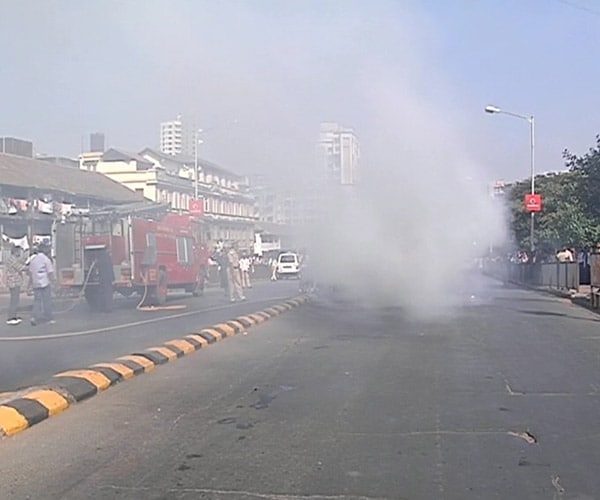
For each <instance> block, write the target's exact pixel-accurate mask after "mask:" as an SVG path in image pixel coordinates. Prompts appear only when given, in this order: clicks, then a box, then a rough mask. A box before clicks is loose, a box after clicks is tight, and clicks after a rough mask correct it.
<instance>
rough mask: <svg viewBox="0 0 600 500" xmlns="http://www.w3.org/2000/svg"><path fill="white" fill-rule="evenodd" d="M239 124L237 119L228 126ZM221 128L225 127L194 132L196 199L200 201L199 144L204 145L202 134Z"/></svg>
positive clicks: (200, 129)
mask: <svg viewBox="0 0 600 500" xmlns="http://www.w3.org/2000/svg"><path fill="white" fill-rule="evenodd" d="M238 123H239V120H238V119H237V118H236V119H235V120H232V121H231V122H229V123H228V124H226V126H227V125H237V124H238ZM220 128H224V127H223V126H216V127H209V128H207V129H203V128H198V129H196V130H195V131H194V199H196V200H197V199H198V194H199V193H198V191H199V186H198V177H199V174H198V144H203V143H204V141H203V140H202V139H200V134H203V133H205V132H210V131H212V130H215V129H220Z"/></svg>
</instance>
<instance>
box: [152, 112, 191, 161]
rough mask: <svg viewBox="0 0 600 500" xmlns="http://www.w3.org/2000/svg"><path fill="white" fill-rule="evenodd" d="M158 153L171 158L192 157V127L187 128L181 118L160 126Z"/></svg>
mask: <svg viewBox="0 0 600 500" xmlns="http://www.w3.org/2000/svg"><path fill="white" fill-rule="evenodd" d="M160 152H161V153H164V154H167V155H171V156H177V155H185V156H194V137H193V127H189V126H188V125H187V123H186V122H185V121H184V120H183V119H182V118H181V116H178V117H177V119H176V120H171V121H167V122H162V123H161V124H160Z"/></svg>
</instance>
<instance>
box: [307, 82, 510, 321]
mask: <svg viewBox="0 0 600 500" xmlns="http://www.w3.org/2000/svg"><path fill="white" fill-rule="evenodd" d="M366 99H367V102H368V103H369V107H370V112H371V120H370V121H369V123H368V124H365V125H367V127H365V129H363V130H364V132H366V133H364V132H363V135H361V143H362V144H363V148H362V150H363V154H362V158H361V169H360V173H359V178H360V180H359V182H358V183H357V184H356V185H355V186H353V187H342V186H332V187H330V188H328V190H327V195H326V196H325V199H326V202H325V204H326V209H325V210H324V213H325V214H326V215H325V216H324V217H323V219H322V221H321V223H320V224H318V226H317V227H316V228H315V227H311V228H310V231H309V234H304V235H303V237H304V238H306V240H307V241H308V247H309V249H310V253H311V254H312V259H311V262H312V263H313V265H314V267H315V271H316V273H317V275H318V280H319V281H321V282H322V283H324V284H327V285H330V284H331V285H337V286H340V287H341V288H343V289H344V290H345V292H346V293H350V294H352V295H355V296H357V297H358V298H360V299H361V300H363V301H367V302H372V303H374V304H376V305H386V306H401V307H405V308H406V309H407V310H408V311H409V312H411V313H414V314H417V315H429V314H431V313H437V312H440V311H447V310H448V308H449V306H452V305H455V304H456V303H457V296H458V295H460V294H461V293H463V292H462V289H463V286H462V285H463V283H462V281H463V280H464V279H465V268H466V265H467V264H468V263H470V262H473V259H474V257H475V256H476V255H481V254H482V253H483V252H485V249H486V248H489V247H490V245H492V244H498V243H500V242H501V241H502V239H503V237H504V235H505V234H506V232H505V227H506V226H505V222H504V220H503V213H502V208H501V207H500V206H498V204H497V203H495V202H494V200H493V199H491V198H490V196H489V193H488V191H487V183H488V182H487V180H486V179H485V178H481V177H479V172H480V169H478V168H477V166H475V165H473V164H472V163H471V162H470V160H469V153H468V148H467V147H466V146H467V144H468V138H466V137H461V134H460V132H459V131H457V129H456V128H455V126H450V125H444V121H445V113H450V112H452V109H451V106H446V107H445V108H444V109H442V108H440V107H438V106H434V105H432V104H429V103H428V102H426V101H424V100H423V99H421V98H419V96H418V95H417V92H415V89H413V88H411V87H410V85H409V84H408V83H407V82H406V81H405V83H404V85H399V84H398V82H397V81H394V82H391V81H387V82H386V81H384V80H380V81H379V83H378V84H376V85H374V86H372V87H371V88H370V89H369V90H368V92H367V96H366ZM359 130H360V129H359ZM359 134H360V131H359ZM470 272H472V273H473V272H475V271H473V270H472V271H470Z"/></svg>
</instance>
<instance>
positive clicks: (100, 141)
mask: <svg viewBox="0 0 600 500" xmlns="http://www.w3.org/2000/svg"><path fill="white" fill-rule="evenodd" d="M105 150H106V142H105V137H104V134H103V133H102V132H94V133H92V134H90V152H92V153H104V151H105Z"/></svg>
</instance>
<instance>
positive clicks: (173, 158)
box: [140, 148, 243, 180]
mask: <svg viewBox="0 0 600 500" xmlns="http://www.w3.org/2000/svg"><path fill="white" fill-rule="evenodd" d="M140 155H141V156H144V155H148V156H150V157H152V158H157V159H159V160H163V161H166V162H172V163H176V164H179V165H181V166H183V165H185V166H187V167H193V166H194V164H195V158H194V157H193V156H187V155H183V154H180V155H169V154H166V153H162V152H160V151H156V150H155V149H152V148H146V149H144V150H143V151H141V152H140ZM198 165H199V166H200V167H202V169H203V170H204V171H205V172H210V173H218V174H221V175H228V176H231V177H235V178H236V179H238V180H239V179H242V177H243V176H241V175H239V174H236V173H235V172H232V171H231V170H227V169H226V168H224V167H221V166H220V165H217V164H216V163H212V162H210V161H208V160H205V159H203V158H198Z"/></svg>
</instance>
